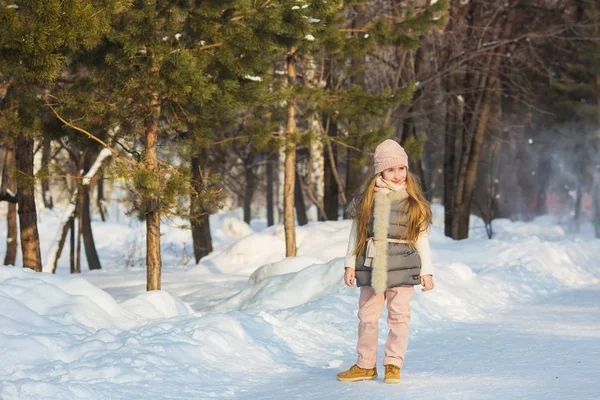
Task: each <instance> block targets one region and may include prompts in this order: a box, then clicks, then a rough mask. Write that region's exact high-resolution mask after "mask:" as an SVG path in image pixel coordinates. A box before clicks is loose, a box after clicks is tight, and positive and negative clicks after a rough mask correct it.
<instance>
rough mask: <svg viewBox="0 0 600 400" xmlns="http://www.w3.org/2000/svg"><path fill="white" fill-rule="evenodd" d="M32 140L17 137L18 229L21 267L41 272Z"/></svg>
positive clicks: (20, 136) (22, 136) (23, 136)
mask: <svg viewBox="0 0 600 400" xmlns="http://www.w3.org/2000/svg"><path fill="white" fill-rule="evenodd" d="M33 145H34V143H33V138H30V137H26V136H25V135H23V134H20V135H19V136H18V139H17V142H16V147H17V151H16V153H17V155H16V160H17V173H18V175H17V176H18V179H17V192H18V195H17V199H18V207H19V227H20V229H21V250H22V253H23V266H24V267H25V268H31V269H33V270H34V271H36V272H40V271H41V270H42V256H41V253H40V237H39V234H38V228H37V213H36V208H35V187H34V182H33Z"/></svg>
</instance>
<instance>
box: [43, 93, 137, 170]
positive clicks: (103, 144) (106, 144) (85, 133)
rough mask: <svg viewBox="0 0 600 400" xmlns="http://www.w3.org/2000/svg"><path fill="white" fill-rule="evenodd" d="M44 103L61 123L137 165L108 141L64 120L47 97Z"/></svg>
mask: <svg viewBox="0 0 600 400" xmlns="http://www.w3.org/2000/svg"><path fill="white" fill-rule="evenodd" d="M47 96H50V97H53V98H56V97H54V96H52V95H50V94H48V95H47ZM44 103H45V104H46V106H48V107H49V108H50V110H52V112H53V113H54V115H55V116H56V118H58V119H59V120H60V121H61V122H62V123H63V124H65V125H67V126H68V127H69V128H71V129H74V130H76V131H79V132H81V133H83V134H84V135H86V136H87V137H88V138H90V139H92V140H95V141H96V142H98V143H100V144H101V145H102V146H104V148H106V149H108V150H110V152H111V153H113V154H114V155H115V157H116V158H117V159H121V160H123V161H125V162H127V163H128V164H131V165H133V166H138V163H136V162H135V161H132V160H130V159H129V158H127V157H124V156H122V155H121V154H119V152H118V151H116V150H115V149H114V148H112V147H111V146H110V145H109V144H108V143H106V142H104V141H103V140H102V139H100V138H98V137H97V136H95V135H93V134H91V133H90V132H88V131H86V130H85V129H83V128H80V127H78V126H77V125H74V124H73V123H71V122H68V121H66V120H65V119H64V118H63V117H61V115H60V114H59V113H58V111H56V109H55V108H54V107H53V106H52V104H50V103H49V102H48V99H46V98H44Z"/></svg>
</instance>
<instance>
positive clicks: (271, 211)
mask: <svg viewBox="0 0 600 400" xmlns="http://www.w3.org/2000/svg"><path fill="white" fill-rule="evenodd" d="M277 162H278V159H277V153H273V154H269V157H268V158H267V226H273V225H274V224H275V205H274V204H273V196H274V195H275V193H274V190H273V180H274V179H275V177H274V175H273V171H274V168H273V167H274V166H275V164H276V163H277Z"/></svg>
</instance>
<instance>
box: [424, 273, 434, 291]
mask: <svg viewBox="0 0 600 400" xmlns="http://www.w3.org/2000/svg"><path fill="white" fill-rule="evenodd" d="M421 285H423V289H421V292H426V291H428V290H431V289H433V288H434V287H435V283H433V276H431V275H423V276H422V277H421Z"/></svg>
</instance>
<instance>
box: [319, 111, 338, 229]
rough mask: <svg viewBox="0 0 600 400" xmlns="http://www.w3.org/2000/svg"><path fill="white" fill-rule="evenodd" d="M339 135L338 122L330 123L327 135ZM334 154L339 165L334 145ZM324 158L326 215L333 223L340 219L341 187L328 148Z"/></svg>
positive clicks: (334, 158) (333, 145)
mask: <svg viewBox="0 0 600 400" xmlns="http://www.w3.org/2000/svg"><path fill="white" fill-rule="evenodd" d="M337 134H338V125H337V122H336V121H335V120H333V119H331V121H330V122H329V129H328V131H327V135H328V136H331V137H336V136H337ZM331 146H332V152H333V163H337V146H336V145H335V144H332V145H331ZM323 151H324V153H325V154H324V158H325V165H324V169H325V179H324V183H325V190H324V192H325V195H324V203H325V213H326V214H327V218H328V219H329V220H331V221H336V220H337V219H338V208H339V205H338V196H339V187H338V184H337V181H336V180H335V174H334V171H333V168H334V166H333V165H332V162H331V158H330V157H329V154H328V149H327V146H325V148H324V150H323Z"/></svg>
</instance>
